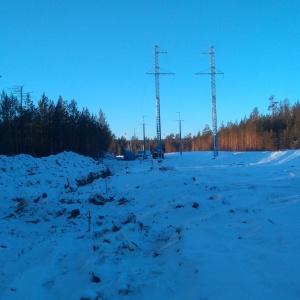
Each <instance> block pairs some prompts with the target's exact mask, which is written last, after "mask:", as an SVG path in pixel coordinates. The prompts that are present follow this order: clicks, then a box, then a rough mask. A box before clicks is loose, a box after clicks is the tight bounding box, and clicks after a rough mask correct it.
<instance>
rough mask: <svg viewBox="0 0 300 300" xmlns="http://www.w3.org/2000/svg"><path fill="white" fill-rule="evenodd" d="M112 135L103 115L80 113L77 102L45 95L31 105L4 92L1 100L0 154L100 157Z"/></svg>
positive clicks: (29, 100) (31, 102)
mask: <svg viewBox="0 0 300 300" xmlns="http://www.w3.org/2000/svg"><path fill="white" fill-rule="evenodd" d="M112 137H113V135H112V132H111V130H110V127H109V124H108V123H107V120H106V117H105V114H104V113H103V112H102V110H101V109H100V111H99V114H98V115H95V114H91V113H90V112H89V110H88V109H87V108H83V109H82V110H81V111H79V109H78V107H77V102H76V101H75V100H71V101H70V102H68V101H66V100H64V99H63V98H62V97H61V96H60V97H59V98H58V100H57V102H56V103H54V101H52V100H50V99H49V98H48V97H47V96H46V95H45V93H43V94H42V96H41V98H40V99H39V100H38V102H37V106H35V105H34V103H33V101H32V99H31V96H30V94H29V93H28V94H26V96H25V99H24V100H23V99H22V100H19V99H18V98H17V97H16V96H14V95H13V94H10V95H8V94H7V93H6V92H5V91H3V92H2V94H1V99H0V154H3V155H16V154H21V153H25V154H30V155H33V156H35V157H42V156H48V155H51V154H57V153H59V152H62V151H74V152H76V153H79V154H82V155H86V156H91V157H99V155H100V154H101V153H104V152H106V151H107V150H108V148H109V146H110V143H111V141H112Z"/></svg>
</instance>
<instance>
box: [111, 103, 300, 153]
mask: <svg viewBox="0 0 300 300" xmlns="http://www.w3.org/2000/svg"><path fill="white" fill-rule="evenodd" d="M270 99H271V98H270ZM271 100H273V98H272V99H271ZM269 109H270V112H269V113H267V114H260V113H259V111H258V108H257V107H256V108H254V109H253V111H252V112H251V114H250V116H249V117H248V118H247V117H244V118H243V119H242V120H241V121H239V122H238V121H236V122H234V123H233V122H228V123H227V124H226V125H225V124H224V123H222V124H221V126H220V127H219V128H218V148H219V150H221V151H276V150H283V149H300V103H299V101H297V102H296V103H295V104H294V105H290V102H289V100H288V99H285V100H282V101H280V102H278V103H277V102H275V101H272V102H271V103H270V106H269ZM155 145H156V140H155V139H152V140H147V143H146V147H147V149H150V150H151V149H153V147H154V146H155ZM163 145H164V148H165V151H166V152H179V151H180V138H179V134H174V133H171V134H169V135H167V136H166V137H165V138H164V140H163ZM109 149H110V150H111V151H112V152H114V153H116V154H122V153H123V152H124V150H125V149H129V150H132V151H133V152H136V151H137V150H141V149H143V141H141V140H136V139H135V137H132V138H131V140H130V141H126V139H125V138H124V137H121V138H119V139H114V140H113V141H112V144H111V146H110V148H109ZM212 149H213V143H212V130H211V129H210V127H209V125H205V127H204V129H203V130H202V132H200V131H199V132H198V133H197V134H196V135H194V136H192V134H188V135H186V136H184V137H183V138H182V150H183V151H210V150H212Z"/></svg>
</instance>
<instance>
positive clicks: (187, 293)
mask: <svg viewBox="0 0 300 300" xmlns="http://www.w3.org/2000/svg"><path fill="white" fill-rule="evenodd" d="M299 153H300V152H299V151H283V152H238V153H237V152H235V153H232V152H220V153H219V156H218V157H217V158H216V159H212V153H211V152H197V153H196V152H190V153H183V155H182V156H181V155H179V154H178V153H172V154H166V158H165V160H164V161H163V162H162V163H158V162H157V161H156V160H152V159H147V160H137V161H131V162H124V161H117V160H112V159H106V160H104V163H100V162H98V161H94V160H92V159H91V158H88V157H83V156H80V155H78V154H75V153H72V152H64V153H61V154H59V155H53V156H50V157H47V158H41V159H35V158H32V157H30V156H26V155H19V156H15V157H6V156H0V180H1V181H0V182H1V184H0V191H1V197H0V278H1V280H0V299H33V300H34V299H74V300H75V299H77V300H78V299H82V300H83V299H298V298H299V295H300V288H299V282H300V275H299V271H298V270H299V269H300V259H299V258H300V257H299V256H300V254H299V250H300V242H299V241H300V231H299V229H300V228H299V217H298V216H299V213H300V202H299V200H300V188H299V176H300V169H299V163H300V155H299ZM110 174H112V175H110Z"/></svg>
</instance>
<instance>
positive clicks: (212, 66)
mask: <svg viewBox="0 0 300 300" xmlns="http://www.w3.org/2000/svg"><path fill="white" fill-rule="evenodd" d="M202 54H210V72H208V73H207V72H206V73H205V72H199V73H196V75H207V74H208V75H210V76H211V99H212V127H213V145H214V157H217V156H218V127H217V104H216V79H215V75H216V74H224V73H222V72H220V73H217V72H216V69H215V50H214V46H211V47H210V52H203V53H202Z"/></svg>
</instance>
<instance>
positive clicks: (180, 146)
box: [177, 112, 182, 155]
mask: <svg viewBox="0 0 300 300" xmlns="http://www.w3.org/2000/svg"><path fill="white" fill-rule="evenodd" d="M177 113H178V114H179V120H178V121H179V143H180V144H179V149H180V155H182V139H181V119H180V112H177Z"/></svg>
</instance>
